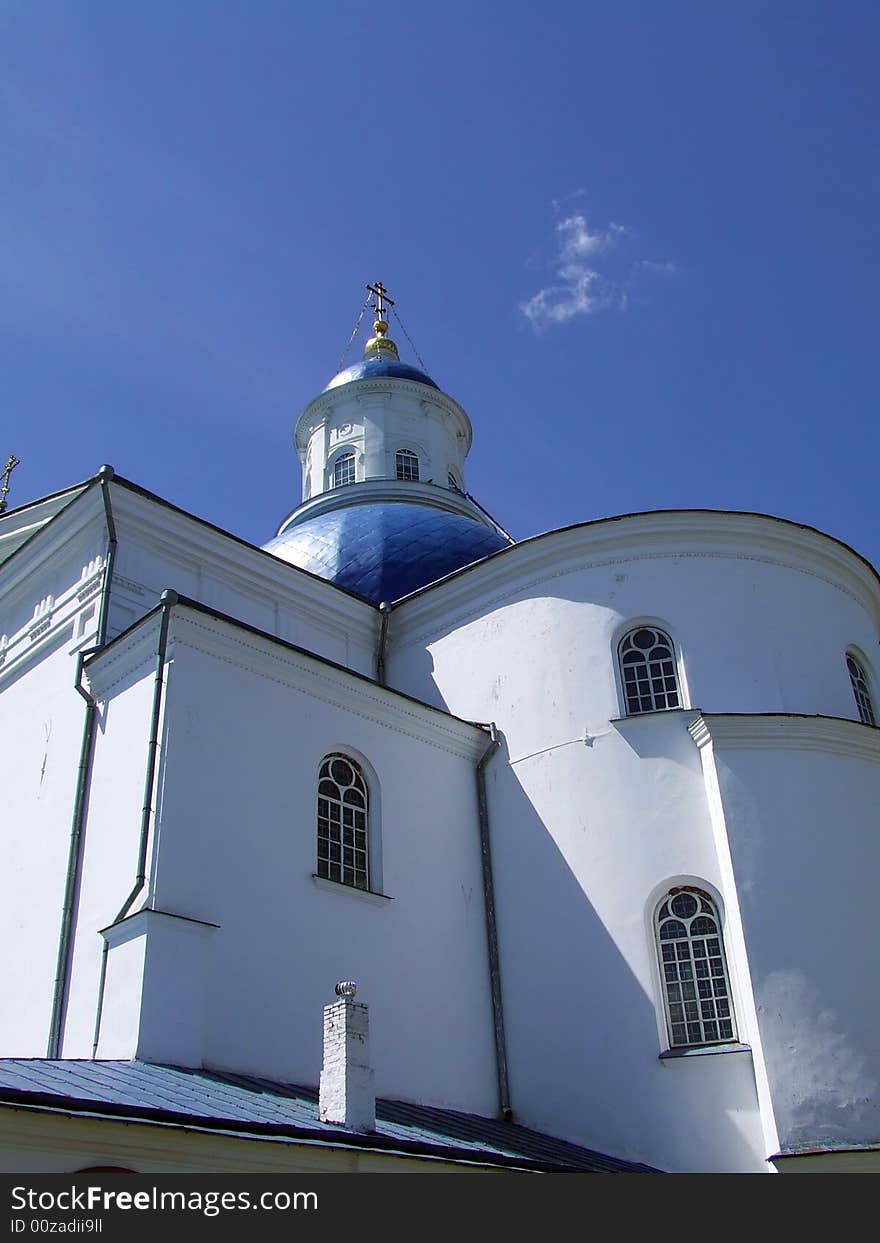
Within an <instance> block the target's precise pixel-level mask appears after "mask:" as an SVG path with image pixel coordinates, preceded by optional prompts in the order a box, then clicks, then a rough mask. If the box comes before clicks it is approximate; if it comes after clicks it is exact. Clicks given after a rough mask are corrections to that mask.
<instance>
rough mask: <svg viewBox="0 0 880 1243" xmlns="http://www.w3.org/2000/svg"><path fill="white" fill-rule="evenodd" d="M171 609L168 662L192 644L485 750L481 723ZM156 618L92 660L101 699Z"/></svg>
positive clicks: (149, 648) (423, 732)
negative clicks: (478, 723)
mask: <svg viewBox="0 0 880 1243" xmlns="http://www.w3.org/2000/svg"><path fill="white" fill-rule="evenodd" d="M170 607H171V609H172V616H171V620H170V623H169V629H168V649H167V659H168V660H169V661H173V660H174V659H175V658H176V656H177V654H178V653H179V652H180V650H181V649H182V648H187V647H189V648H192V649H193V650H195V651H199V652H201V653H203V654H205V655H208V656H212V657H213V658H215V659H217V660H220V661H223V662H224V663H226V664H230V665H234V666H236V667H237V668H240V669H244V670H245V671H247V672H248V673H252V674H256V675H257V676H259V677H263V678H265V679H267V680H269V681H273V682H277V683H279V685H282V686H286V687H288V688H290V689H292V690H295V691H298V692H299V693H301V694H304V695H307V696H309V697H311V698H313V699H319V700H321V701H322V702H324V703H327V704H329V705H330V706H332V707H335V708H339V709H340V710H342V711H344V712H346V713H350V714H353V715H355V716H360V717H363V718H364V719H365V720H368V721H370V722H371V723H372V724H375V725H379V726H381V727H382V728H383V729H390V730H393V731H394V732H395V733H399V734H404V735H406V736H408V737H410V738H414V739H416V740H418V741H419V742H424V743H427V744H429V745H431V746H434V747H436V748H438V749H439V750H442V751H446V752H449V753H451V754H453V755H457V756H459V757H461V758H464V759H468V760H471V761H476V760H477V759H479V758H480V757H481V756H482V754H483V752H484V751H485V749H486V733H485V730H483V729H482V728H481V727H480V726H479V725H475V724H472V723H471V722H469V721H464V720H461V719H460V718H459V717H454V716H452V715H451V714H449V713H447V712H443V711H442V709H440V708H434V707H432V706H431V705H430V704H423V703H421V702H420V701H419V700H416V699H412V698H410V697H408V696H406V695H403V694H401V693H400V692H398V691H395V690H393V689H391V688H390V687H383V686H379V684H378V683H375V682H372V681H371V680H370V679H368V678H365V677H362V676H359V675H358V674H356V673H353V672H351V671H350V670H348V669H345V668H343V667H342V666H338V665H335V664H333V663H331V662H329V661H325V660H323V659H322V658H321V657H320V656H317V655H314V654H312V653H310V652H306V651H304V650H302V649H299V648H296V647H294V646H293V645H291V644H289V643H287V642H285V641H284V640H282V639H277V638H275V637H274V636H272V635H269V634H264V633H261V632H259V631H255V630H253V629H252V628H250V627H247V626H245V625H244V624H243V623H239V622H237V621H236V620H235V619H234V618H225V617H217V616H215V615H214V614H213V613H212V612H211V611H210V610H204V611H202V609H201V608H200V607H199V608H195V607H192V605H188V604H187V603H186V602H185V601H181V602H180V603H179V604H176V605H173V606H170ZM159 617H160V610H159V609H158V608H157V609H154V610H153V612H152V613H150V614H148V615H147V616H146V617H145V618H143V619H141V620H140V621H138V622H136V623H134V625H132V626H131V627H130V628H129V629H128V630H127V631H125V632H124V633H123V634H122V635H120V636H118V637H117V638H116V639H114V640H112V641H111V643H109V644H108V645H107V646H106V647H105V648H102V649H101V650H100V651H97V652H95V653H94V654H93V655H92V656H91V657H89V658H88V660H87V661H86V664H85V669H84V673H85V676H86V678H87V679H88V683H89V687H90V690H91V692H92V694H93V695H94V697H95V698H96V699H102V698H104V697H106V696H108V695H109V694H110V693H111V692H112V691H113V689H114V688H115V687H117V686H118V685H120V684H121V683H122V682H124V681H125V680H126V678H128V677H129V676H130V675H131V674H132V673H133V672H135V671H137V670H138V669H140V668H141V667H142V666H143V665H144V664H145V663H146V662H147V661H149V660H150V659H151V658H154V657H155V652H156V636H157V633H158V629H159Z"/></svg>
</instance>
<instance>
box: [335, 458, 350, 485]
mask: <svg viewBox="0 0 880 1243" xmlns="http://www.w3.org/2000/svg"><path fill="white" fill-rule="evenodd" d="M346 483H354V454H353V453H341V454H340V455H339V457H338V458H337V459H336V461H335V462H334V463H333V487H334V488H341V487H342V486H343V485H344V484H346Z"/></svg>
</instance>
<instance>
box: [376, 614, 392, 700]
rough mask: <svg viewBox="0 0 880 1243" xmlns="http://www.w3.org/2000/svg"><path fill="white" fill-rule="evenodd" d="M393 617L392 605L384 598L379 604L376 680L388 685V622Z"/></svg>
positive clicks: (382, 684) (380, 683)
mask: <svg viewBox="0 0 880 1243" xmlns="http://www.w3.org/2000/svg"><path fill="white" fill-rule="evenodd" d="M390 618H391V605H390V604H388V603H387V601H385V600H383V601H382V603H381V604H380V605H379V642H378V644H377V645H376V681H377V682H378V683H379V685H380V686H386V685H387V683H386V681H385V651H386V648H387V646H388V622H389V620H390Z"/></svg>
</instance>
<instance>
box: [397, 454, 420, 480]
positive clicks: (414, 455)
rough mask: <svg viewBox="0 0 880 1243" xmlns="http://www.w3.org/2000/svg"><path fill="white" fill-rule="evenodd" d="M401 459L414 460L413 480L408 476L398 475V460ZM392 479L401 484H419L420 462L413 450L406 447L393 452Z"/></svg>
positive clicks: (399, 462) (399, 461) (399, 464)
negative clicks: (414, 472) (414, 471)
mask: <svg viewBox="0 0 880 1243" xmlns="http://www.w3.org/2000/svg"><path fill="white" fill-rule="evenodd" d="M401 458H404V459H409V458H414V459H415V463H416V474H415V478H414V479H411V478H409V476H407V475H401V473H400V467H401V460H400V459H401ZM394 478H395V479H398V480H400V481H401V482H403V483H420V482H421V478H422V461H421V458H420V457H419V455H418V453H416V451H415V449H410V448H409V447H407V446H403V447H402V448H400V449H395V451H394Z"/></svg>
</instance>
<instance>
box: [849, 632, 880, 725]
mask: <svg viewBox="0 0 880 1243" xmlns="http://www.w3.org/2000/svg"><path fill="white" fill-rule="evenodd" d="M851 665H855V667H856V669H857V670H858V676H859V680H860V681H861V683H862V685H861V687H859V686H857V684H856V677H855V676H854V675H853V670H852V668H851ZM846 671H847V673H848V675H849V684H850V689H851V690H852V695H853V699H854V700H855V706H856V711H857V712H858V714H859V720H860V721H861V723H862V725H873V726H875V727H876V726H877V725H878V724H880V716H878V711H877V696H876V694H875V690H874V688H875V682H874V678H873V676H872V674H873V671H872V669H871V666H870V665H869V663H868V662H867V660H865V657H864V656H863V655H862V653H861V652H860V651H859V650H858V648H855V647H849V648H847V649H846Z"/></svg>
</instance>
